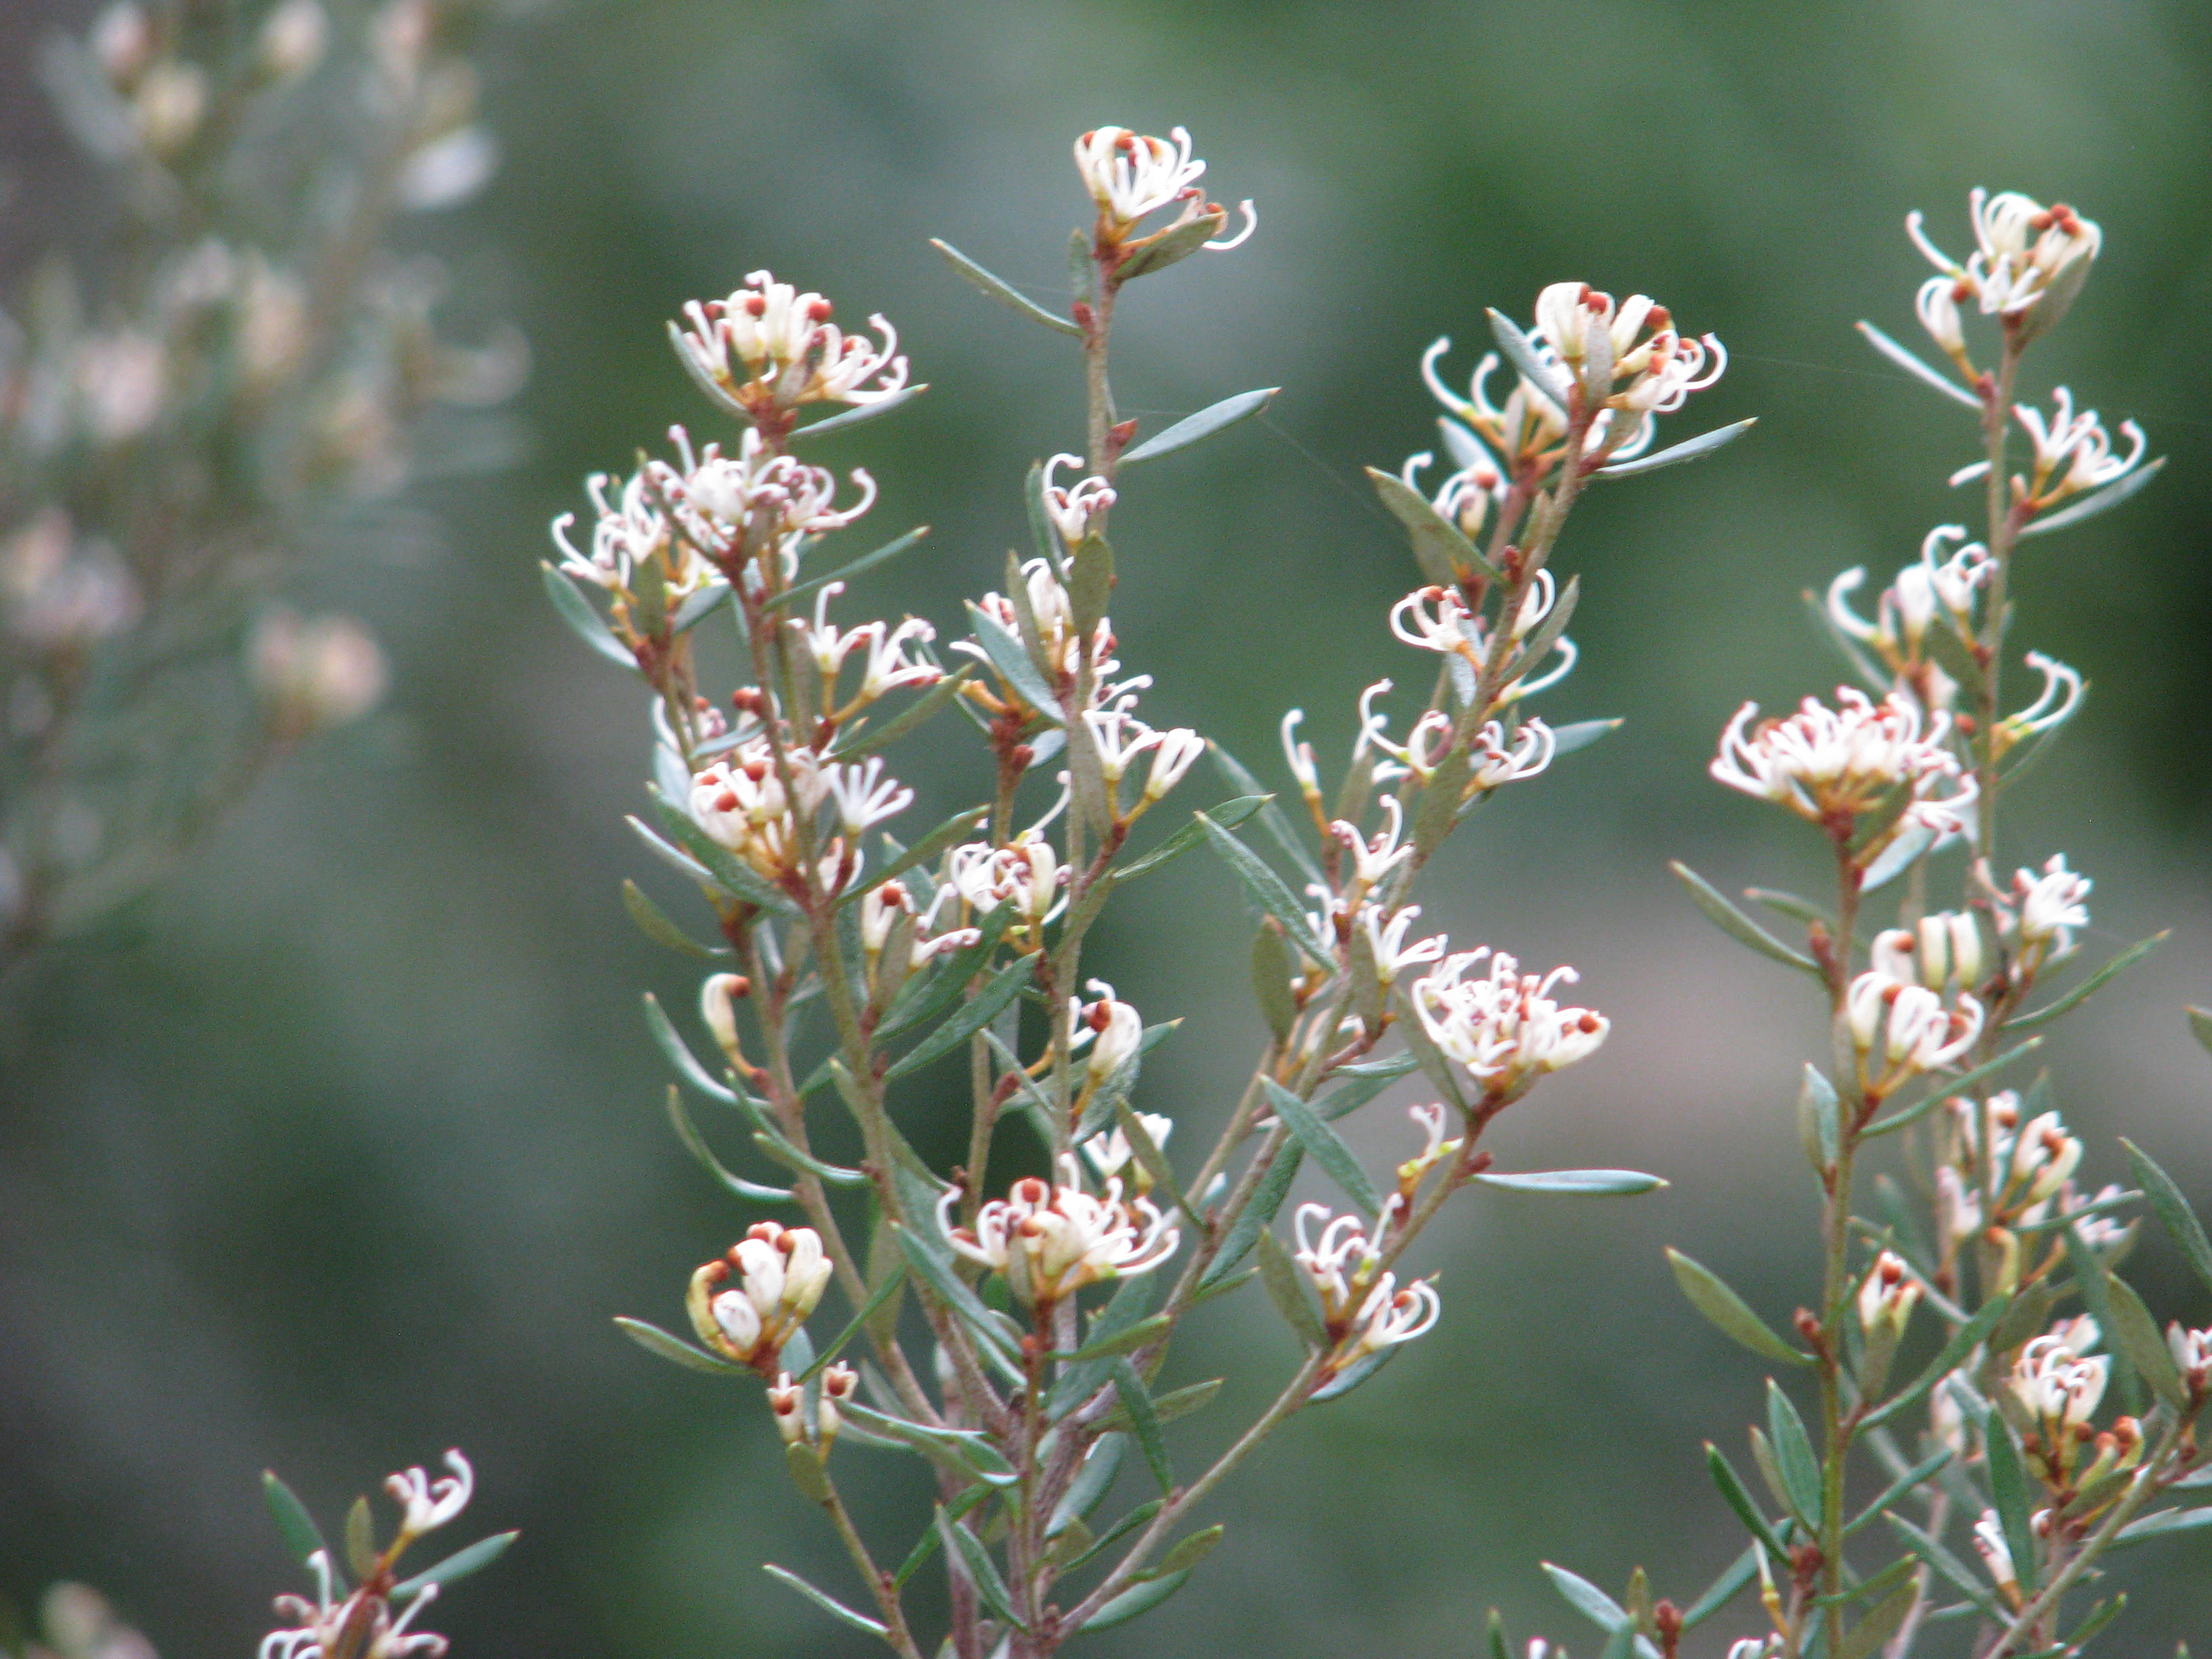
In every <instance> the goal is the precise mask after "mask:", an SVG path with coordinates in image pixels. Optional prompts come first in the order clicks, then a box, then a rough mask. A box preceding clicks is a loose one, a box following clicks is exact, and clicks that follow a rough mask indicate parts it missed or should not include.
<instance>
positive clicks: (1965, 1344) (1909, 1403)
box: [1859, 1296, 2012, 1433]
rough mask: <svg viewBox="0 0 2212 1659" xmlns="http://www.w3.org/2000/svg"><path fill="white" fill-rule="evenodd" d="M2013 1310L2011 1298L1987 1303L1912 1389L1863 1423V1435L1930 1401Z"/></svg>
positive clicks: (1961, 1329) (1875, 1412)
mask: <svg viewBox="0 0 2212 1659" xmlns="http://www.w3.org/2000/svg"><path fill="white" fill-rule="evenodd" d="M2011 1306H2012V1298H2011V1297H2008V1296H1996V1297H1991V1298H1990V1300H1989V1301H1987V1302H1985V1303H1984V1304H1982V1306H1981V1308H1980V1310H1978V1312H1976V1314H1975V1315H1974V1316H1973V1317H1972V1319H1970V1320H1968V1321H1967V1322H1966V1323H1965V1324H1963V1325H1961V1326H1960V1328H1958V1329H1957V1330H1956V1331H1954V1333H1953V1334H1952V1336H1951V1340H1949V1341H1948V1342H1946V1343H1945V1344H1944V1345H1943V1351H1942V1352H1941V1353H1939V1354H1937V1355H1936V1358H1934V1359H1932V1360H1930V1361H1929V1364H1928V1368H1927V1369H1926V1370H1923V1371H1922V1372H1921V1373H1920V1375H1919V1376H1917V1377H1915V1378H1914V1379H1913V1381H1912V1385H1911V1387H1910V1388H1908V1389H1905V1392H1904V1393H1902V1394H1900V1395H1895V1396H1893V1398H1891V1399H1889V1400H1887V1401H1883V1402H1882V1403H1881V1405H1880V1406H1878V1407H1875V1409H1874V1410H1873V1411H1870V1412H1869V1413H1867V1414H1866V1415H1865V1416H1864V1417H1863V1418H1861V1419H1859V1432H1861V1433H1863V1432H1865V1431H1868V1430H1870V1429H1878V1428H1880V1427H1881V1425H1883V1424H1885V1423H1887V1422H1889V1421H1890V1420H1891V1419H1893V1418H1895V1417H1897V1416H1899V1414H1901V1413H1905V1412H1909V1411H1911V1409H1912V1408H1913V1407H1916V1406H1917V1405H1918V1404H1919V1403H1920V1402H1921V1401H1923V1400H1924V1399H1926V1398H1927V1397H1928V1395H1929V1390H1930V1389H1934V1388H1935V1386H1936V1384H1937V1383H1941V1382H1942V1380H1943V1379H1944V1378H1945V1377H1947V1376H1949V1375H1950V1374H1951V1373H1952V1372H1953V1371H1954V1370H1958V1368H1959V1367H1960V1364H1963V1363H1964V1362H1965V1360H1966V1356H1967V1355H1968V1354H1970V1353H1972V1352H1973V1351H1974V1350H1975V1349H1976V1348H1978V1347H1979V1346H1981V1344H1982V1342H1983V1341H1984V1340H1985V1339H1986V1338H1987V1337H1988V1336H1989V1334H1990V1332H1992V1331H1994V1330H1996V1328H1997V1322H1998V1321H2000V1320H2002V1318H2003V1317H2004V1316H2005V1314H2006V1313H2007V1311H2008V1310H2010V1308H2011Z"/></svg>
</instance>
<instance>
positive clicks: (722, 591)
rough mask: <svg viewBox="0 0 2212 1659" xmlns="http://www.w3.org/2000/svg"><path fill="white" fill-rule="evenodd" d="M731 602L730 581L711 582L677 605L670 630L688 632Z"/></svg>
mask: <svg viewBox="0 0 2212 1659" xmlns="http://www.w3.org/2000/svg"><path fill="white" fill-rule="evenodd" d="M729 602H730V585H729V583H727V582H724V581H714V582H709V583H708V584H707V586H704V587H702V588H701V589H700V590H699V591H698V592H696V593H694V594H693V595H692V596H691V597H690V599H686V600H684V603H683V604H682V605H678V606H677V607H676V614H675V615H674V616H673V617H670V618H669V619H668V629H669V632H671V633H672V634H688V633H690V631H691V630H692V629H695V628H696V627H697V626H698V625H699V624H700V623H702V622H704V621H706V620H707V618H708V617H711V616H713V615H714V612H715V611H719V610H720V609H721V608H722V607H723V606H724V605H727V604H729ZM625 654H627V653H625Z"/></svg>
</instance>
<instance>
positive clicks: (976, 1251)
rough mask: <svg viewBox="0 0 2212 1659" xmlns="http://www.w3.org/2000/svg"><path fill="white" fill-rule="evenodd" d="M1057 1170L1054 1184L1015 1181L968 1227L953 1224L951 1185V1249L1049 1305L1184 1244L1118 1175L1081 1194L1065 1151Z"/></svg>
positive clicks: (943, 1221)
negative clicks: (1125, 1190) (1129, 1193)
mask: <svg viewBox="0 0 2212 1659" xmlns="http://www.w3.org/2000/svg"><path fill="white" fill-rule="evenodd" d="M1059 1175H1060V1179H1059V1181H1058V1182H1057V1183H1056V1184H1055V1183H1054V1182H1048V1181H1041V1180H1039V1179H1037V1178H1036V1176H1030V1177H1028V1178H1026V1179H1024V1180H1021V1181H1018V1182H1015V1183H1014V1185H1013V1189H1012V1192H1010V1193H1009V1194H1007V1195H1006V1197H1005V1198H1002V1199H993V1200H991V1201H990V1202H989V1203H987V1204H986V1205H984V1206H983V1207H982V1209H981V1211H980V1212H978V1213H977V1215H976V1217H975V1228H974V1230H973V1231H970V1230H969V1229H968V1228H966V1227H956V1226H954V1225H952V1222H951V1210H952V1206H953V1204H954V1203H955V1202H957V1200H958V1198H959V1196H960V1194H959V1192H958V1190H957V1188H955V1189H951V1190H949V1191H947V1192H946V1193H945V1196H944V1198H943V1200H941V1201H940V1203H939V1206H938V1217H939V1223H940V1225H942V1226H943V1227H944V1230H945V1237H946V1238H947V1239H948V1240H949V1241H950V1242H951V1245H952V1248H953V1249H955V1250H957V1251H958V1252H959V1253H960V1254H961V1255H963V1256H965V1257H966V1258H967V1259H968V1260H969V1261H974V1262H976V1263H978V1264H979V1265H981V1266H982V1267H988V1268H990V1269H991V1270H992V1271H993V1272H994V1273H1003V1274H1004V1275H1005V1276H1006V1285H1007V1287H1008V1288H1009V1289H1010V1290H1012V1291H1013V1293H1014V1295H1015V1296H1016V1297H1018V1298H1019V1299H1020V1300H1021V1301H1022V1302H1023V1303H1024V1304H1025V1305H1028V1306H1030V1307H1045V1306H1048V1305H1050V1304H1054V1303H1057V1302H1059V1301H1060V1300H1061V1299H1062V1298H1063V1297H1069V1296H1073V1294H1074V1293H1075V1292H1076V1291H1079V1290H1081V1289H1082V1288H1083V1287H1084V1286H1085V1285H1095V1284H1097V1283H1098V1282H1099V1281H1100V1280H1102V1279H1121V1278H1127V1277H1128V1276H1130V1275H1132V1274H1134V1273H1149V1272H1151V1271H1152V1269H1153V1268H1154V1267H1158V1266H1159V1265H1160V1264H1161V1263H1162V1262H1163V1261H1167V1260H1168V1258H1169V1257H1170V1256H1172V1255H1174V1254H1175V1253H1176V1249H1177V1247H1178V1246H1179V1245H1180V1244H1181V1243H1182V1233H1181V1232H1180V1231H1178V1230H1177V1229H1176V1226H1175V1225H1174V1224H1173V1223H1172V1222H1171V1221H1170V1219H1169V1218H1168V1217H1166V1216H1164V1215H1162V1214H1161V1213H1160V1212H1159V1211H1158V1209H1157V1208H1155V1207H1154V1206H1153V1204H1152V1200H1150V1199H1148V1198H1144V1197H1141V1196H1133V1197H1130V1198H1127V1199H1125V1198H1123V1196H1122V1195H1121V1182H1120V1180H1119V1179H1117V1178H1115V1177H1113V1176H1108V1177H1106V1179H1105V1182H1104V1187H1105V1191H1104V1194H1103V1196H1102V1195H1099V1194H1092V1193H1089V1192H1086V1191H1085V1190H1084V1187H1083V1180H1082V1172H1081V1170H1079V1167H1078V1166H1077V1164H1076V1161H1075V1158H1074V1157H1073V1154H1071V1153H1062V1154H1061V1155H1060V1165H1059Z"/></svg>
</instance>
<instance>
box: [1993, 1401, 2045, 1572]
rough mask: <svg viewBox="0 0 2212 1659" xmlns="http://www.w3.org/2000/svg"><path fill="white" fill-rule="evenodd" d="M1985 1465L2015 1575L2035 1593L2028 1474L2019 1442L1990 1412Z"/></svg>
mask: <svg viewBox="0 0 2212 1659" xmlns="http://www.w3.org/2000/svg"><path fill="white" fill-rule="evenodd" d="M1982 1440H1983V1445H1984V1453H1983V1461H1984V1465H1985V1466H1986V1468H1988V1471H1989V1477H1990V1500H1991V1501H1992V1503H1993V1504H1995V1505H1996V1513H1997V1523H1998V1525H1999V1526H2000V1527H2001V1528H2002V1529H2003V1532H2004V1540H2005V1547H2006V1548H2007V1549H2008V1550H2009V1551H2011V1552H2012V1562H2013V1571H2015V1572H2017V1573H2018V1574H2019V1575H2020V1584H2021V1589H2024V1590H2026V1591H2027V1592H2028V1593H2029V1594H2030V1595H2033V1594H2034V1592H2035V1587H2036V1583H2037V1575H2036V1571H2035V1531H2034V1528H2033V1527H2032V1526H2031V1525H2030V1523H2029V1514H2030V1502H2031V1500H2030V1495H2029V1491H2028V1483H2027V1469H2026V1468H2024V1467H2023V1466H2022V1464H2021V1455H2020V1442H2019V1441H2018V1440H2016V1439H2015V1438H2014V1437H2013V1431H2012V1425H2011V1424H2009V1423H2008V1422H2006V1421H2005V1418H2004V1413H2002V1412H1991V1413H1990V1414H1989V1417H1988V1418H1987V1419H1985V1420H1984V1423H1983V1425H1982Z"/></svg>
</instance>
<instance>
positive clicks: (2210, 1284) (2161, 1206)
mask: <svg viewBox="0 0 2212 1659" xmlns="http://www.w3.org/2000/svg"><path fill="white" fill-rule="evenodd" d="M2120 1145H2121V1146H2124V1147H2126V1148H2127V1149H2128V1162H2129V1164H2131V1165H2132V1166H2134V1169H2135V1173H2136V1186H2138V1187H2140V1188H2142V1189H2143V1196H2144V1197H2146V1198H2148V1200H2150V1207H2151V1212H2152V1213H2153V1214H2154V1215H2156V1216H2157V1217H2158V1223H2159V1225H2160V1226H2161V1227H2163V1228H2165V1229H2166V1234H2167V1236H2168V1237H2171V1238H2172V1240H2173V1242H2174V1243H2176V1244H2177V1245H2179V1246H2180V1248H2181V1255H2182V1259H2183V1260H2184V1261H2186V1262H2188V1263H2189V1267H2190V1271H2191V1272H2192V1273H2195V1274H2196V1275H2197V1278H2198V1279H2201V1280H2202V1281H2203V1285H2204V1288H2205V1289H2207V1290H2208V1291H2212V1242H2207V1240H2206V1239H2205V1237H2204V1227H2203V1224H2202V1223H2201V1222H2199V1221H2198V1220H2197V1217H2196V1215H2195V1213H2194V1212H2192V1211H2191V1209H2190V1207H2189V1200H2187V1199H2185V1198H2184V1197H2183V1196H2182V1195H2181V1188H2180V1187H2179V1185H2178V1184H2177V1183H2176V1182H2175V1181H2174V1179H2173V1177H2172V1176H2170V1175H2168V1174H2166V1171H2165V1170H2161V1169H2160V1168H2159V1166H2158V1164H2157V1163H2156V1162H2155V1161H2154V1159H2153V1158H2151V1156H2150V1154H2149V1153H2148V1152H2145V1151H2143V1149H2142V1147H2140V1146H2136V1144H2135V1142H2133V1141H2132V1140H2127V1139H2123V1140H2122V1141H2121V1142H2120Z"/></svg>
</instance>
